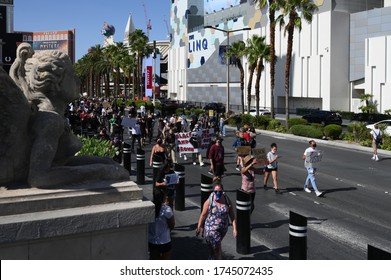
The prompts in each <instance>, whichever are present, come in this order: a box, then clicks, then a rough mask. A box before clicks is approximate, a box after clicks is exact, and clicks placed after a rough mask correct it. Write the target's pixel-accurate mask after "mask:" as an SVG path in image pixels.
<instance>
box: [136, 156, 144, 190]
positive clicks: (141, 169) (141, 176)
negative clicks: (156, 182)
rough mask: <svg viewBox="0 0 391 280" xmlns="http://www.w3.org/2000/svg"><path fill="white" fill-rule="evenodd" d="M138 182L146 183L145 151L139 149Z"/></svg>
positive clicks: (137, 157)
mask: <svg viewBox="0 0 391 280" xmlns="http://www.w3.org/2000/svg"><path fill="white" fill-rule="evenodd" d="M136 159H137V181H136V182H137V184H140V185H144V184H145V151H144V150H142V149H137V154H136Z"/></svg>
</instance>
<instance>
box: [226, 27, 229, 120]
mask: <svg viewBox="0 0 391 280" xmlns="http://www.w3.org/2000/svg"><path fill="white" fill-rule="evenodd" d="M229 33H230V32H229V31H227V48H226V54H227V53H228V51H229ZM229 61H230V58H229V57H228V56H227V57H226V63H227V108H226V109H225V111H226V112H227V115H228V114H229V106H230V104H229V97H230V90H229Z"/></svg>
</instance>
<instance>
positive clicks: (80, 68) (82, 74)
mask: <svg viewBox="0 0 391 280" xmlns="http://www.w3.org/2000/svg"><path fill="white" fill-rule="evenodd" d="M87 59H88V57H87V55H84V56H83V57H82V58H80V59H79V60H78V61H77V62H76V63H75V65H74V67H73V68H74V69H75V74H76V76H77V77H78V78H79V80H80V88H79V91H80V92H85V91H86V90H87V83H88V72H89V70H88V67H87V63H88V62H87Z"/></svg>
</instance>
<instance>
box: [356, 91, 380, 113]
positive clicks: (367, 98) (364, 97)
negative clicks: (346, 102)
mask: <svg viewBox="0 0 391 280" xmlns="http://www.w3.org/2000/svg"><path fill="white" fill-rule="evenodd" d="M372 98H373V94H370V93H366V94H365V93H363V94H361V95H360V101H361V102H364V103H365V105H362V106H360V107H358V109H360V110H361V111H362V112H363V113H368V114H369V113H375V112H376V107H377V106H376V103H375V102H373V101H372Z"/></svg>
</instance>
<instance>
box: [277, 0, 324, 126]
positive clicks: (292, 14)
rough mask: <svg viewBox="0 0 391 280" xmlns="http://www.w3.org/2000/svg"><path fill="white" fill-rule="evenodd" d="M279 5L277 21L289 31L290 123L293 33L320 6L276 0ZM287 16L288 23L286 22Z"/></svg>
mask: <svg viewBox="0 0 391 280" xmlns="http://www.w3.org/2000/svg"><path fill="white" fill-rule="evenodd" d="M276 1H277V3H278V6H279V7H281V12H282V14H281V15H279V16H278V17H277V19H276V22H279V23H280V27H281V26H285V30H284V33H285V34H286V32H288V41H287V54H286V63H285V121H286V122H285V124H286V125H288V120H289V85H290V70H291V63H292V50H293V33H294V31H295V28H297V29H299V31H301V27H302V18H303V19H304V20H305V21H307V22H308V23H311V22H312V15H313V12H314V11H316V10H317V9H318V7H317V6H316V5H315V4H314V3H312V0H276ZM285 18H287V19H288V23H285Z"/></svg>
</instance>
